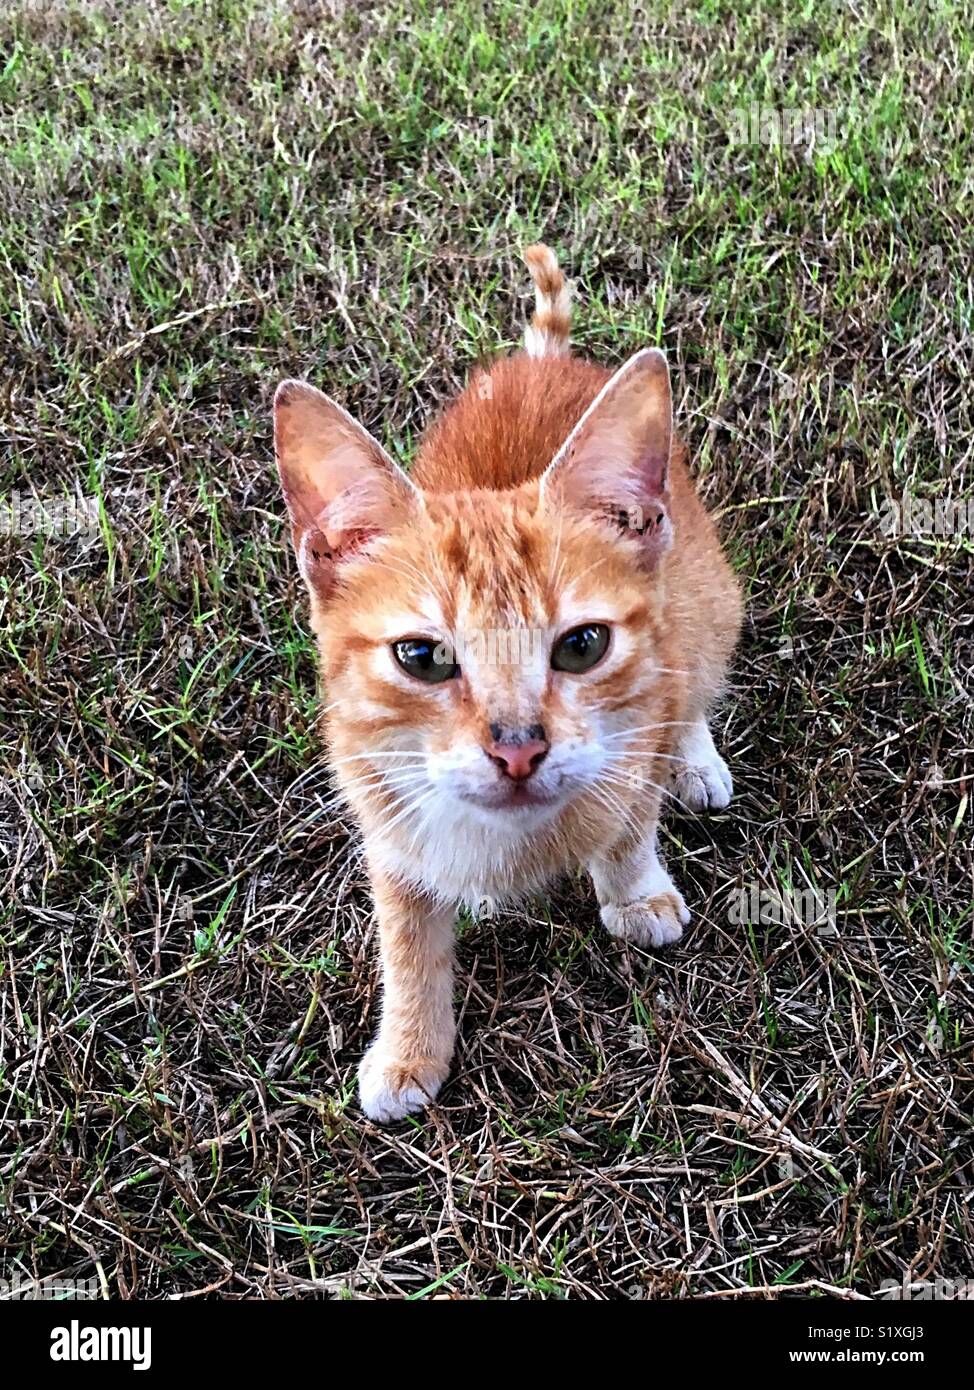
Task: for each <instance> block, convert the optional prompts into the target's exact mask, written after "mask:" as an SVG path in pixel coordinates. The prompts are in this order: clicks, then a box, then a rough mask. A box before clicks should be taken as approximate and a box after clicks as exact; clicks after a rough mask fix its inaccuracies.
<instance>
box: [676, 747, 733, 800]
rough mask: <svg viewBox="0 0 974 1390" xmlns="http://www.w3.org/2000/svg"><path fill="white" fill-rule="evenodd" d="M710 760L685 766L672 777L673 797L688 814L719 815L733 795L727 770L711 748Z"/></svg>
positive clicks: (679, 768) (718, 755)
mask: <svg viewBox="0 0 974 1390" xmlns="http://www.w3.org/2000/svg"><path fill="white" fill-rule="evenodd" d="M711 752H712V757H709V758H707V759H706V760H703V759H701V760H700V761H699V762H697V763H686V764H685V765H684V766H682V767H678V768H677V770H676V772H675V773H674V774H673V795H674V797H675V798H676V800H677V802H679V804H680V805H681V806H683V807H685V808H686V809H687V810H690V811H722V810H723V809H724V807H725V806H728V805H730V799H731V796H732V795H733V792H734V783H733V782H732V781H731V775H730V770H729V768H728V766H727V764H726V763H725V762H724V760H723V758H722V757H721V756H720V754H719V753H718V752H717V750H716V749H715V748H713V746H711Z"/></svg>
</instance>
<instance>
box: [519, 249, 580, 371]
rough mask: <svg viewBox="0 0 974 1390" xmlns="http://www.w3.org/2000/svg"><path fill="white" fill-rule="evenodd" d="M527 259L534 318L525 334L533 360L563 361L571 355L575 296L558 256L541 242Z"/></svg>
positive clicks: (526, 255)
mask: <svg viewBox="0 0 974 1390" xmlns="http://www.w3.org/2000/svg"><path fill="white" fill-rule="evenodd" d="M524 259H525V260H526V261H527V263H528V269H529V270H530V271H531V278H532V280H533V281H534V299H535V304H534V316H533V318H532V319H531V322H530V323H529V324H528V326H527V328H525V330H524V349H525V351H526V352H527V354H528V356H529V357H559V356H561V355H563V354H564V353H566V352H568V350H569V348H570V346H571V343H570V334H571V327H572V296H571V291H570V289H569V288H568V282H567V281H566V279H565V277H564V275H562V273H561V269H560V267H559V265H558V262H557V260H556V259H555V253H554V252H553V251H551V250H549V248H548V247H547V246H543V245H541V243H540V242H539V243H538V244H537V245H536V246H529V247H528V248H527V249H526V250H525V252H524Z"/></svg>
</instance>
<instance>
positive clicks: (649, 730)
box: [275, 246, 741, 1121]
mask: <svg viewBox="0 0 974 1390" xmlns="http://www.w3.org/2000/svg"><path fill="white" fill-rule="evenodd" d="M527 260H528V263H529V265H530V267H531V272H532V275H533V277H534V281H535V286H536V292H537V307H536V312H535V315H534V318H533V319H532V321H531V324H530V325H529V326H528V329H527V331H526V335H525V342H526V349H527V351H526V352H525V353H521V354H517V355H515V356H513V357H509V358H504V359H501V360H499V361H497V362H495V363H494V364H493V365H492V366H491V367H489V368H486V369H482V370H478V371H477V372H475V373H474V374H473V376H472V378H471V381H470V383H469V385H468V387H467V389H466V390H465V391H464V392H463V393H462V394H461V395H460V396H459V397H458V398H457V399H456V400H454V401H453V402H452V404H450V405H449V406H448V407H447V409H446V410H445V411H444V412H443V414H442V415H441V416H440V417H439V419H438V420H436V421H435V422H434V423H433V424H432V425H431V427H430V429H429V430H428V432H427V434H426V436H425V437H424V439H423V441H422V442H421V444H420V447H419V451H418V454H417V456H416V459H415V462H414V464H413V467H412V469H411V470H410V474H409V476H408V477H407V476H406V475H405V474H403V473H402V472H401V471H400V470H399V469H398V468H397V467H396V466H395V465H394V464H393V462H392V461H391V459H390V458H389V457H388V455H387V454H386V453H385V451H384V450H383V449H382V448H381V446H380V445H379V444H378V443H377V442H376V441H375V440H373V439H372V438H371V437H370V436H369V435H367V434H366V432H365V431H364V430H362V428H361V426H359V425H358V424H357V423H356V422H355V421H353V420H352V419H351V418H350V417H349V416H348V415H347V414H346V413H345V412H344V411H343V410H342V409H341V408H340V407H339V406H337V405H336V404H335V403H334V402H332V401H330V400H329V399H328V398H327V397H325V396H322V395H321V394H320V393H319V392H317V391H315V390H314V388H312V387H310V386H307V385H305V384H303V383H299V382H286V383H284V384H283V385H282V387H281V388H280V389H279V391H278V396H277V400H276V408H275V420H276V441H277V452H278V465H279V469H280V473H281V479H282V484H283V488H284V492H285V496H286V498H287V502H288V508H289V512H290V515H291V522H292V532H293V537H294V544H295V550H296V553H297V556H298V562H299V567H300V569H301V572H302V574H303V576H304V579H305V581H306V584H307V586H308V590H309V594H310V600H311V621H312V626H313V628H314V632H315V635H316V637H317V641H318V648H319V652H320V660H321V671H322V677H323V682H324V686H325V690H326V692H327V697H328V710H327V713H326V715H325V717H324V726H325V736H326V740H327V744H328V748H329V753H330V756H331V760H332V766H333V769H334V773H335V777H336V779H337V781H338V783H339V786H340V787H341V788H342V790H343V792H344V794H345V796H346V798H347V800H348V802H349V804H350V805H351V807H352V808H353V811H354V813H355V816H356V818H357V821H358V824H359V826H360V828H361V832H362V835H363V838H364V842H365V851H366V859H367V863H368V867H369V873H370V876H371V879H372V884H373V890H374V895H375V905H376V913H377V918H378V924H379V938H380V952H381V961H382V974H383V1011H382V1019H381V1023H380V1026H379V1031H378V1034H377V1037H376V1039H375V1041H374V1042H373V1044H372V1046H371V1048H370V1049H369V1051H368V1053H367V1054H366V1057H365V1059H364V1061H363V1063H362V1067H361V1069H360V1086H361V1097H362V1103H363V1106H364V1108H365V1110H366V1112H367V1113H368V1114H369V1115H370V1116H371V1117H372V1118H373V1119H376V1120H379V1121H390V1120H395V1119H398V1118H400V1117H402V1116H403V1115H406V1114H408V1113H410V1112H412V1111H416V1110H419V1109H421V1108H422V1107H423V1106H424V1105H426V1104H427V1103H428V1102H429V1101H430V1100H431V1099H432V1098H433V1097H435V1096H436V1094H437V1093H438V1091H439V1088H440V1086H441V1085H442V1083H443V1081H444V1080H445V1078H446V1076H447V1073H448V1071H449V1067H450V1062H451V1057H452V1053H453V1040H454V1022H453V1011H452V940H453V919H454V912H455V909H456V905H457V903H458V902H466V903H468V904H470V905H471V906H472V907H474V908H477V907H478V905H480V906H482V905H483V904H484V902H485V901H486V902H487V903H488V904H490V903H501V902H505V901H509V900H511V899H513V898H516V897H518V896H519V895H521V894H524V893H525V892H527V891H530V890H532V889H536V888H538V887H540V886H541V885H543V884H544V883H545V882H547V881H549V880H550V879H551V878H552V877H553V876H554V875H556V874H558V873H560V872H562V871H564V870H565V869H568V868H571V867H572V866H574V865H578V864H581V865H584V866H585V867H586V868H587V869H588V870H589V872H590V874H591V876H592V879H593V882H594V885H595V891H596V894H597V896H598V900H599V903H600V907H601V912H602V919H603V922H604V923H605V926H606V928H607V929H608V931H609V932H610V933H611V934H613V935H615V936H617V937H619V938H622V939H625V940H630V941H634V942H636V943H638V944H641V945H644V946H646V945H648V946H659V945H663V944H666V943H668V942H671V941H675V940H677V939H678V938H679V936H680V935H681V933H682V930H683V927H684V926H685V924H686V922H687V921H688V920H689V913H688V912H687V909H686V906H685V904H684V902H683V899H682V897H681V896H680V894H679V891H678V890H677V888H676V886H675V885H674V883H673V882H672V879H671V878H670V877H669V874H668V873H667V871H666V869H665V868H664V866H663V864H662V862H661V860H660V857H659V854H658V849H657V839H656V826H657V821H658V817H659V814H660V811H661V809H662V806H663V804H664V801H665V798H666V797H667V796H668V795H672V796H675V797H676V798H677V799H679V800H680V801H682V802H684V803H685V804H687V805H689V806H690V807H691V808H693V809H704V808H705V807H707V806H724V805H726V804H727V801H728V800H729V797H730V777H729V774H728V772H727V768H726V766H725V764H724V763H723V760H722V759H721V758H720V757H719V755H718V754H717V751H716V749H715V748H714V745H713V742H712V740H711V737H710V734H709V732H708V729H707V724H706V717H707V714H708V712H709V710H710V709H711V708H712V706H713V703H714V701H715V700H716V699H717V697H718V695H719V693H720V688H721V683H722V680H723V676H724V672H725V670H726V666H727V663H728V661H729V659H730V656H731V653H732V650H733V647H734V644H735V641H736V639H737V635H738V629H739V626H740V611H741V610H740V599H739V595H738V590H737V586H736V584H735V581H734V579H733V576H732V574H731V572H730V569H729V567H728V565H727V563H726V561H725V559H724V557H723V555H722V553H721V549H720V545H719V542H718V540H717V536H716V533H715V530H714V527H713V524H712V522H711V520H710V518H709V516H708V515H707V513H706V511H705V509H704V507H703V506H702V504H701V502H700V501H699V499H698V497H697V495H696V491H695V489H694V486H693V482H692V479H691V477H690V474H689V471H688V468H687V463H686V458H685V452H684V449H683V447H682V445H681V444H680V443H679V441H676V440H674V438H673V435H672V426H671V401H670V388H669V380H668V374H667V370H666V364H665V362H664V360H663V358H662V354H660V353H658V352H656V351H654V350H651V351H643V352H641V353H637V354H636V356H635V357H634V358H632V359H630V361H629V362H628V363H626V364H625V365H624V366H623V367H622V368H620V369H619V371H617V372H615V373H612V372H610V371H609V370H607V369H606V368H603V367H601V366H598V365H596V364H595V363H592V362H586V361H584V360H581V359H579V358H576V357H573V356H571V355H569V354H568V333H569V302H568V293H567V288H566V286H565V282H564V277H563V276H562V274H561V271H560V269H559V268H558V264H557V261H556V260H555V258H554V256H553V255H552V253H551V252H550V251H549V250H548V249H547V248H546V247H543V246H536V247H532V248H530V249H529V251H528V252H527ZM580 634H581V635H580ZM586 634H587V636H586ZM603 640H604V642H605V647H604V651H601V644H602V642H603ZM404 643H405V644H406V646H403V645H402V644H404ZM600 651H601V654H600ZM397 652H398V653H399V656H397ZM566 652H567V653H568V656H567V657H566V656H565V655H564V653H566ZM580 653H581V655H579V654H580ZM400 658H402V659H404V660H407V661H408V662H412V663H413V664H412V666H404V665H403V660H402V659H400ZM593 658H594V662H593V664H591V665H590V666H586V667H585V669H575V668H574V667H572V668H571V669H565V668H564V664H563V663H564V661H565V660H566V659H567V660H569V661H570V662H573V663H576V665H577V664H578V663H580V662H589V661H593ZM423 661H425V662H426V666H425V668H423V667H422V665H421V663H422V662H423ZM417 662H420V665H417V664H416V663H417ZM559 663H562V664H560V665H559ZM434 669H435V672H436V673H437V674H440V673H445V674H446V676H447V678H446V679H442V680H437V681H434V682H431V681H430V680H429V679H427V676H428V673H429V672H430V671H432V670H434ZM417 672H419V674H417ZM424 672H425V673H424Z"/></svg>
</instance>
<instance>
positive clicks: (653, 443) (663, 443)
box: [542, 348, 672, 515]
mask: <svg viewBox="0 0 974 1390" xmlns="http://www.w3.org/2000/svg"><path fill="white" fill-rule="evenodd" d="M671 443H672V401H671V397H670V384H669V374H668V372H667V369H666V361H665V359H664V357H663V354H662V353H661V352H658V351H656V349H652V348H651V349H647V350H646V351H644V352H639V353H637V354H636V356H635V357H632V358H630V360H629V361H628V362H627V363H626V364H625V366H623V367H621V368H620V369H619V371H618V372H616V374H615V376H614V377H612V379H611V380H610V381H609V382H608V383H607V384H606V385H605V386H604V387H603V389H602V391H601V392H600V393H599V395H598V396H597V397H596V398H595V400H594V401H593V402H592V404H591V405H590V406H589V408H588V410H587V411H586V412H585V414H584V415H583V416H582V418H581V420H579V422H578V424H577V425H576V426H575V428H574V430H572V432H571V434H570V435H569V436H568V438H567V439H566V440H565V443H564V444H563V445H562V447H561V449H559V451H558V453H557V454H556V455H555V457H554V459H553V460H552V462H551V464H550V466H549V468H548V470H547V472H546V473H545V475H544V477H543V479H542V491H543V492H544V491H546V490H548V489H557V490H558V491H559V492H560V493H561V495H562V496H563V497H564V499H565V500H566V501H568V502H569V503H571V504H574V505H582V506H585V505H589V506H591V505H592V504H593V503H595V504H596V505H599V504H603V505H604V504H606V503H611V504H612V505H614V506H618V507H624V508H629V507H644V508H645V509H646V512H647V515H648V513H649V511H650V510H651V508H652V506H653V504H654V503H658V504H660V505H661V506H662V508H663V510H664V511H665V506H666V499H667V495H668V494H667V481H668V479H667V474H668V469H669V457H670V447H671Z"/></svg>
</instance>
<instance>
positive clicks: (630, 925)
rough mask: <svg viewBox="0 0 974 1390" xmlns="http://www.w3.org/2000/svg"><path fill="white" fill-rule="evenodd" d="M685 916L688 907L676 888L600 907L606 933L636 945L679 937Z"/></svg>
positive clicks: (665, 942) (664, 942)
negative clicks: (647, 896) (621, 903)
mask: <svg viewBox="0 0 974 1390" xmlns="http://www.w3.org/2000/svg"><path fill="white" fill-rule="evenodd" d="M689 920H690V909H689V908H688V907H687V905H686V903H685V902H684V901H683V898H682V896H681V894H680V893H679V892H678V891H677V889H676V888H669V889H668V890H667V891H666V892H664V893H657V895H656V896H655V897H653V898H643V899H642V900H641V901H640V902H635V903H624V904H623V905H622V906H621V907H617V906H615V905H609V906H607V907H603V909H602V921H603V922H604V923H605V928H606V931H608V932H609V934H610V936H615V937H618V939H619V940H620V941H632V942H633V943H634V944H635V945H637V946H669V945H671V944H672V943H673V942H674V941H679V939H680V937H681V936H682V935H683V928H684V927H685V926H686V925H687V923H688V922H689Z"/></svg>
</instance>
